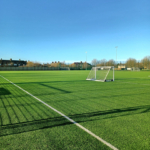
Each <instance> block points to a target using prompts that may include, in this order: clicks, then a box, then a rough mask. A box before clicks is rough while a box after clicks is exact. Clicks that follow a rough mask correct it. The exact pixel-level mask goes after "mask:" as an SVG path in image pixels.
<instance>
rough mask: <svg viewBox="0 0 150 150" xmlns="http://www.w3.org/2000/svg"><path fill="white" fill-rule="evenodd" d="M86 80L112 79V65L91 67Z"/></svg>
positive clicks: (103, 80)
mask: <svg viewBox="0 0 150 150" xmlns="http://www.w3.org/2000/svg"><path fill="white" fill-rule="evenodd" d="M86 80H93V81H101V82H107V81H114V66H101V67H92V69H91V71H90V73H89V75H88V77H87V79H86Z"/></svg>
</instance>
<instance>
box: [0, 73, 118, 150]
mask: <svg viewBox="0 0 150 150" xmlns="http://www.w3.org/2000/svg"><path fill="white" fill-rule="evenodd" d="M0 76H1V77H2V78H4V79H5V80H7V81H8V82H10V83H12V84H13V85H14V86H16V87H17V88H19V89H21V90H22V91H24V92H25V93H27V94H29V95H30V96H32V97H34V98H35V99H36V100H38V101H40V102H41V103H43V104H44V105H46V106H47V107H49V108H51V109H52V110H54V111H55V112H57V113H58V114H60V115H61V116H63V117H64V118H66V119H67V120H69V121H70V122H72V123H73V124H75V125H76V126H78V127H79V128H81V129H82V130H84V131H85V132H87V133H89V134H90V135H92V136H93V137H95V138H96V139H97V140H99V141H101V142H102V143H104V144H105V145H107V146H108V147H110V148H111V149H113V150H118V149H117V148H116V147H114V146H113V145H111V144H110V143H108V142H106V141H105V140H103V139H102V138H100V137H99V136H97V135H95V134H94V133H93V132H91V131H90V130H88V129H86V128H85V127H83V126H82V125H80V124H79V123H77V122H75V121H74V120H72V119H71V118H69V117H67V116H66V115H64V114H63V113H61V112H60V111H58V110H56V109H55V108H53V107H52V106H50V105H48V104H46V103H45V102H43V101H42V100H40V99H39V98H37V97H36V96H34V95H32V94H30V93H29V92H27V91H26V90H24V89H22V88H21V87H19V86H18V85H16V84H14V83H13V82H11V81H9V80H8V79H6V78H5V77H3V76H2V75H0Z"/></svg>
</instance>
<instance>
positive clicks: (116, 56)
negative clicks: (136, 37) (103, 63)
mask: <svg viewBox="0 0 150 150" xmlns="http://www.w3.org/2000/svg"><path fill="white" fill-rule="evenodd" d="M115 48H116V65H117V48H118V46H116V47H115Z"/></svg>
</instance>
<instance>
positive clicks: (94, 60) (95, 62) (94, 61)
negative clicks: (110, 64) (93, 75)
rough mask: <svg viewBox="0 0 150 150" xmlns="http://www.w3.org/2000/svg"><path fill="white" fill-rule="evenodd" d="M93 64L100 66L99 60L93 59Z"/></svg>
mask: <svg viewBox="0 0 150 150" xmlns="http://www.w3.org/2000/svg"><path fill="white" fill-rule="evenodd" d="M91 64H92V65H93V66H95V67H96V66H97V64H98V60H97V59H93V60H92V62H91Z"/></svg>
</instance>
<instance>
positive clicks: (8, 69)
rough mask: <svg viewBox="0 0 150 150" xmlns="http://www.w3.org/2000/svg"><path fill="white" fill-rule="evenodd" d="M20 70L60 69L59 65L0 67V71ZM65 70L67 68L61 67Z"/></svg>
mask: <svg viewBox="0 0 150 150" xmlns="http://www.w3.org/2000/svg"><path fill="white" fill-rule="evenodd" d="M15 70H16V71H19V70H20V71H22V70H62V69H60V68H59V67H0V71H15ZM63 70H67V69H63Z"/></svg>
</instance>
